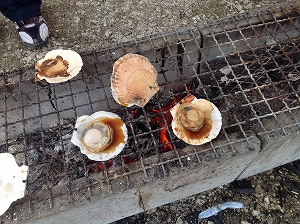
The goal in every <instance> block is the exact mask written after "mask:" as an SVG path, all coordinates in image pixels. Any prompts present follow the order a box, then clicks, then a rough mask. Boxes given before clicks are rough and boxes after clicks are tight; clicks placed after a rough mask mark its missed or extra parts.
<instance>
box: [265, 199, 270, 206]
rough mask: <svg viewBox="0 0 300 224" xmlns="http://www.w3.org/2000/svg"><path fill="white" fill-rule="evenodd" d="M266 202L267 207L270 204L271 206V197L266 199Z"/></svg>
mask: <svg viewBox="0 0 300 224" xmlns="http://www.w3.org/2000/svg"><path fill="white" fill-rule="evenodd" d="M264 202H265V204H266V205H269V204H270V199H269V197H265V198H264Z"/></svg>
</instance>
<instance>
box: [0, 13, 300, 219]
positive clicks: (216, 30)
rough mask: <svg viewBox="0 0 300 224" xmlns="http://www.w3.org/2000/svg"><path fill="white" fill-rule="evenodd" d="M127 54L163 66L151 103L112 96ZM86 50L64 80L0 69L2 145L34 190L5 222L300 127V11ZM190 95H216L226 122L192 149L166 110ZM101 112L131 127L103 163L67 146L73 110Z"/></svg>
mask: <svg viewBox="0 0 300 224" xmlns="http://www.w3.org/2000/svg"><path fill="white" fill-rule="evenodd" d="M199 30H200V32H199ZM126 53H139V54H142V55H144V56H146V57H147V58H148V59H149V60H150V61H151V62H152V64H153V65H154V66H155V68H156V69H157V71H158V83H159V85H160V87H161V89H160V91H159V92H158V94H156V95H155V96H154V98H153V99H152V100H151V101H150V102H149V103H148V104H147V105H146V106H145V108H137V107H131V108H123V107H121V106H120V105H119V104H117V103H116V102H115V101H114V100H113V98H112V96H111V91H110V76H111V72H112V66H113V63H114V62H115V61H116V60H117V59H118V58H119V57H121V56H123V55H124V54H126ZM81 55H82V58H83V61H84V66H83V69H82V72H81V73H80V74H79V75H78V76H77V77H75V78H74V79H72V80H70V81H68V82H65V83H61V84H48V83H45V82H40V83H34V82H33V80H32V75H33V74H34V69H33V68H26V69H21V70H18V71H14V72H11V73H8V72H7V73H4V74H1V77H0V88H1V90H2V94H1V96H0V104H1V107H0V108H1V111H0V114H1V116H0V124H1V125H0V130H1V131H0V141H1V146H0V151H1V152H10V153H12V154H14V155H15V157H16V159H17V162H18V163H19V164H26V165H28V166H29V170H30V172H29V177H28V183H27V192H28V194H27V195H26V196H25V197H24V198H23V199H21V200H19V201H17V202H15V203H13V205H12V206H11V208H10V209H9V210H8V211H7V212H6V213H5V215H3V216H2V217H3V218H2V219H6V220H14V219H19V220H26V219H29V218H32V217H38V216H41V215H43V214H49V213H53V212H54V211H58V210H62V209H65V208H68V207H70V206H74V205H76V204H79V203H83V202H85V201H88V200H91V198H93V197H95V196H105V195H109V194H112V193H114V192H121V191H122V190H124V189H127V188H130V187H133V186H138V185H139V184H141V183H142V182H143V181H144V180H149V179H150V180H151V179H152V180H155V179H159V178H166V177H168V175H169V172H170V171H171V170H173V171H174V170H176V169H179V168H184V167H192V166H197V164H201V163H203V161H206V162H209V161H210V159H211V158H216V157H220V158H221V157H222V154H224V153H231V154H232V155H235V154H236V153H237V152H236V149H235V144H236V143H239V142H244V143H245V147H247V148H248V149H249V150H251V149H252V145H251V138H252V137H253V136H254V134H253V133H255V134H257V135H258V136H259V135H262V134H268V133H270V134H272V133H273V132H274V131H278V133H280V134H282V135H285V134H286V133H287V132H288V129H289V128H290V127H297V128H298V129H299V128H300V110H299V107H300V99H299V93H300V90H299V85H300V69H299V68H300V11H299V9H292V10H283V9H282V10H280V11H277V12H275V13H274V12H271V11H268V12H266V11H261V12H257V13H256V14H249V13H246V14H242V15H239V16H235V17H232V18H227V19H224V20H217V21H213V22H210V23H205V24H202V25H201V26H200V27H199V29H188V30H183V31H178V30H176V31H174V32H172V33H168V34H160V35H155V36H148V37H145V38H144V39H139V40H133V41H131V42H127V43H122V44H120V45H118V46H115V47H113V48H108V49H102V50H99V51H93V52H87V53H84V54H81ZM188 92H191V93H192V94H194V95H196V96H197V97H198V98H205V99H209V100H210V101H212V102H213V103H214V104H215V105H216V106H217V107H218V108H219V109H220V111H221V113H222V117H223V127H222V130H221V133H220V135H219V136H218V138H217V139H215V140H213V141H212V142H211V143H207V144H205V145H202V146H197V147H189V148H186V146H187V145H186V144H185V143H184V142H182V141H181V140H179V139H177V138H176V137H175V135H174V134H173V132H172V129H171V125H170V112H169V110H170V108H171V106H170V105H173V104H174V103H176V102H178V101H179V100H180V99H182V98H183V97H184V96H185V95H186V94H187V93H188ZM99 110H105V111H112V112H115V113H117V114H118V115H119V116H120V117H121V118H122V119H123V120H124V121H125V123H126V125H127V127H128V130H129V139H128V143H127V145H126V146H125V148H124V150H123V151H122V153H121V154H120V155H119V156H118V157H116V158H115V159H113V160H111V161H107V162H94V161H91V160H89V159H87V157H85V156H84V155H82V154H81V153H80V151H79V148H77V147H75V146H74V145H72V144H71V143H70V138H71V134H72V131H73V128H74V123H75V119H76V117H77V116H81V115H84V114H86V115H89V114H92V113H94V112H96V111H99ZM249 130H250V131H252V132H249ZM166 139H167V141H165V140H166ZM216 169H217V168H216Z"/></svg>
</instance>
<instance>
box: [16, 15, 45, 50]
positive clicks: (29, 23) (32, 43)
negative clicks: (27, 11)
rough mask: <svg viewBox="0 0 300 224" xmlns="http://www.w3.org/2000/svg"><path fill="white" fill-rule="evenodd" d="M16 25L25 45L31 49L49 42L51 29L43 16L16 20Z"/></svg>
mask: <svg viewBox="0 0 300 224" xmlns="http://www.w3.org/2000/svg"><path fill="white" fill-rule="evenodd" d="M15 26H16V29H17V31H18V32H19V35H20V37H21V39H22V40H23V42H24V43H25V45H27V46H28V47H29V48H31V49H35V48H40V47H42V46H43V45H45V44H47V42H48V37H49V29H48V26H47V23H46V22H45V20H44V19H43V17H41V16H37V17H32V18H29V19H26V20H23V21H19V22H15Z"/></svg>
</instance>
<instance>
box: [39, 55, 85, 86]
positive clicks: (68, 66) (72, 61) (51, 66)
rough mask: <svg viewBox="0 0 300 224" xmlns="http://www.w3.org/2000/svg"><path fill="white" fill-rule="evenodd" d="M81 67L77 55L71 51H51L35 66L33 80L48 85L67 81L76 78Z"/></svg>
mask: <svg viewBox="0 0 300 224" xmlns="http://www.w3.org/2000/svg"><path fill="white" fill-rule="evenodd" d="M82 65H83V62H82V59H81V57H80V55H79V54H78V53H76V52H75V51H72V50H53V51H50V52H48V53H47V54H46V55H45V57H44V58H43V59H41V60H39V61H38V62H37V63H36V64H35V71H36V72H35V79H36V81H40V80H42V79H45V80H46V81H47V82H49V83H59V82H64V81H67V80H69V79H71V78H73V77H74V76H76V75H77V74H78V73H79V71H80V70H81V67H82Z"/></svg>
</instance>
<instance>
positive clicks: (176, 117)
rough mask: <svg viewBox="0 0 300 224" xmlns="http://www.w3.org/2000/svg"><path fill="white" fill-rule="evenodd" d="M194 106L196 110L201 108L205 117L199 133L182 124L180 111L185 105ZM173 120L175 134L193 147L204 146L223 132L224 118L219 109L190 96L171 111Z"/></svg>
mask: <svg viewBox="0 0 300 224" xmlns="http://www.w3.org/2000/svg"><path fill="white" fill-rule="evenodd" d="M185 104H186V105H194V107H195V108H201V111H202V113H203V115H204V123H203V126H202V127H201V128H200V129H199V130H198V131H191V130H188V129H186V128H185V127H184V125H183V124H182V123H181V119H180V113H182V112H181V111H180V110H181V109H182V108H184V105H185ZM170 112H171V114H172V116H173V120H172V129H173V132H174V134H175V135H176V136H177V137H178V138H179V139H181V140H183V141H185V142H186V143H188V144H191V145H202V144H204V143H206V142H210V141H211V140H212V139H214V138H216V137H217V136H218V134H219V132H220V130H221V126H222V116H221V113H220V111H219V109H218V108H217V107H216V106H215V105H214V104H213V103H212V102H209V101H208V100H205V99H197V98H196V97H195V96H193V95H191V94H189V95H187V96H186V97H185V98H183V99H182V100H181V101H180V102H179V103H178V104H176V105H175V106H174V107H173V108H172V109H171V110H170Z"/></svg>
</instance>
